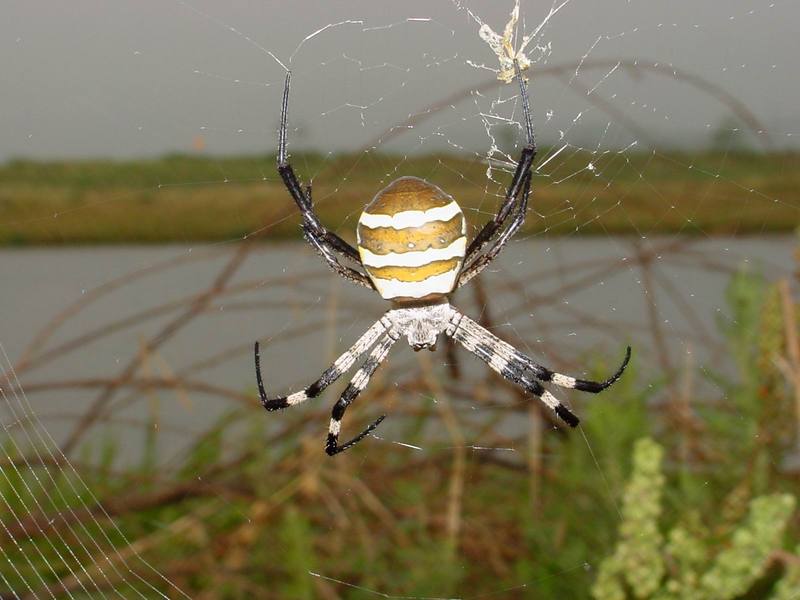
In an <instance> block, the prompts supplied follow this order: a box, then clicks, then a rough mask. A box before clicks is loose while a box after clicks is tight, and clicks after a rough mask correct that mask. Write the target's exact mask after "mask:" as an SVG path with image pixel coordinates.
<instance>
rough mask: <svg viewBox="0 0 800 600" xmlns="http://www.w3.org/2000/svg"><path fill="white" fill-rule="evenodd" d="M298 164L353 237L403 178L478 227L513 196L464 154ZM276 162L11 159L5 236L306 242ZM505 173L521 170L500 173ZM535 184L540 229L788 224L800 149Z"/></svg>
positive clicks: (754, 228)
mask: <svg viewBox="0 0 800 600" xmlns="http://www.w3.org/2000/svg"><path fill="white" fill-rule="evenodd" d="M547 154H548V152H547V151H546V150H542V151H541V153H540V156H543V157H546V156H547ZM543 160H546V159H543ZM293 161H294V164H295V165H296V168H297V170H298V172H299V174H300V175H301V176H302V177H307V176H308V175H309V174H313V178H314V197H315V201H316V202H317V205H318V210H319V212H320V213H321V215H322V217H323V219H324V221H325V222H326V223H328V224H329V226H330V227H331V228H332V229H334V230H337V231H339V233H340V234H341V235H343V236H344V237H352V231H353V229H354V224H355V221H356V219H357V217H358V214H359V213H360V211H361V209H362V208H363V206H364V204H366V203H367V202H368V201H369V200H370V199H371V198H372V196H373V195H374V194H375V192H376V191H377V190H378V189H380V187H381V186H382V185H385V184H386V183H388V182H389V181H390V180H391V179H393V178H394V177H396V176H399V175H403V174H414V175H417V176H420V177H424V178H426V179H428V180H430V181H432V182H435V183H436V184H438V185H439V186H441V187H442V188H443V189H445V190H446V191H447V192H448V193H450V194H452V195H453V196H454V197H455V198H456V199H457V200H458V201H459V202H460V203H461V204H462V206H464V207H465V208H466V209H467V215H468V219H470V220H471V221H472V222H473V223H478V222H480V221H482V220H484V219H485V218H486V216H487V214H488V213H489V212H491V211H492V210H494V208H495V207H496V205H497V202H498V195H499V194H502V192H503V187H502V184H494V183H492V182H489V181H488V180H487V179H486V165H485V163H484V162H482V161H480V160H477V159H471V158H463V157H458V156H451V155H450V156H448V155H439V156H425V157H413V158H404V157H400V156H388V155H381V154H370V153H366V154H359V155H342V156H336V157H327V158H326V157H322V156H319V155H313V154H309V155H295V156H294V158H293ZM590 163H593V165H594V169H589V168H587V165H589V164H590ZM273 165H274V156H249V157H231V158H207V157H200V156H167V157H164V158H161V159H157V160H139V161H128V162H113V161H100V160H87V161H71V162H32V161H25V160H15V161H11V162H9V163H7V164H5V165H4V166H2V167H0V244H3V245H14V244H20V245H24V244H89V243H160V242H189V241H214V240H230V239H237V238H241V237H243V236H245V235H248V234H253V233H254V232H257V233H258V234H259V235H263V236H264V237H268V238H269V239H286V238H294V237H298V236H299V229H298V227H297V222H298V219H297V216H296V209H295V208H294V206H293V205H292V203H291V199H290V198H289V197H288V195H287V194H286V192H285V190H284V189H283V187H282V185H281V184H280V182H279V180H278V178H277V174H276V173H275V170H274V167H273ZM495 178H496V179H498V180H499V181H501V182H503V183H505V182H507V181H508V179H509V176H508V175H507V174H504V173H502V172H498V171H495ZM534 186H535V192H534V194H535V195H534V202H533V210H534V211H535V213H536V216H537V218H531V219H528V222H527V225H526V227H527V231H528V232H529V233H533V232H542V231H546V232H549V233H558V234H566V233H571V232H574V231H578V232H580V233H582V234H603V233H619V234H625V233H634V232H637V233H647V234H654V233H673V232H681V233H687V234H699V233H703V234H747V233H764V232H786V231H791V230H793V229H794V228H795V227H796V226H797V224H798V216H799V215H800V212H798V209H799V208H800V154H796V153H786V154H771V155H759V154H749V153H703V154H691V155H689V154H680V153H662V152H656V153H626V154H606V155H602V156H599V157H598V156H592V155H590V154H588V153H585V152H576V153H572V154H569V152H562V153H561V154H560V155H559V156H558V158H556V159H555V160H553V161H552V162H550V163H549V164H547V165H545V167H544V168H543V169H542V173H541V174H540V175H539V176H537V177H536V178H535V179H534ZM287 217H288V218H287Z"/></svg>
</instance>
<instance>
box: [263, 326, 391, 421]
mask: <svg viewBox="0 0 800 600" xmlns="http://www.w3.org/2000/svg"><path fill="white" fill-rule="evenodd" d="M385 331H386V326H385V325H384V323H383V319H381V320H379V321H377V322H376V323H375V324H374V325H373V326H372V327H370V328H369V329H367V331H366V332H365V333H364V335H362V336H361V337H360V338H359V339H358V340H357V341H356V343H355V344H353V345H352V346H351V347H350V348H348V349H347V350H345V352H344V354H342V355H341V356H340V357H339V358H337V359H336V360H335V361H334V362H333V364H332V365H331V366H330V367H328V368H327V369H326V370H325V372H324V373H323V374H322V376H321V377H320V378H319V379H317V380H316V381H315V382H314V383H312V384H311V385H309V386H308V387H306V388H304V389H302V390H300V391H299V392H294V393H293V394H288V395H286V396H275V397H273V398H270V397H269V396H267V392H266V390H265V389H264V381H263V379H262V377H261V353H260V352H259V345H258V342H256V344H255V363H256V382H257V384H258V394H259V396H260V397H261V405H262V406H263V407H264V408H265V409H266V410H269V411H272V410H280V409H282V408H288V407H289V406H294V405H295V404H300V403H301V402H305V401H306V400H308V399H309V398H316V397H317V396H319V395H320V393H321V392H322V390H324V389H325V388H326V387H328V386H329V385H331V384H332V383H333V382H334V381H336V380H337V379H339V377H341V376H342V375H344V374H345V373H346V372H347V371H349V370H350V368H351V367H352V366H353V365H354V364H355V362H356V361H357V360H358V359H359V357H360V356H361V355H362V354H364V352H366V351H367V350H369V349H370V347H372V345H373V344H374V343H375V342H376V341H377V340H378V338H379V337H380V336H381V335H382V334H383V333H384V332H385Z"/></svg>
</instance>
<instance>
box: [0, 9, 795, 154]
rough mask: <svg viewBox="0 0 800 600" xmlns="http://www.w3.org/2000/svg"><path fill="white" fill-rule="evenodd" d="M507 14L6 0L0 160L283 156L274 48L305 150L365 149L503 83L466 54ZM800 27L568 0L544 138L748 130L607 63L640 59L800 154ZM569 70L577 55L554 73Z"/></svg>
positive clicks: (462, 143)
mask: <svg viewBox="0 0 800 600" xmlns="http://www.w3.org/2000/svg"><path fill="white" fill-rule="evenodd" d="M550 2H551V0H547V1H539V0H537V1H533V0H523V2H522V17H523V20H524V22H523V23H522V28H521V30H522V32H525V33H530V32H532V31H533V30H534V29H535V28H536V27H537V26H538V24H539V23H540V22H541V21H542V20H543V19H544V18H545V17H546V16H547V13H548V11H549V9H550V7H551V3H550ZM512 6H513V1H512V0H507V1H498V0H493V1H491V2H489V1H479V0H463V1H460V2H453V1H450V0H433V1H431V0H428V1H424V2H423V1H420V0H406V1H404V2H382V1H376V0H370V1H363V2H357V1H352V0H346V1H345V0H341V1H332V0H326V1H315V2H311V1H292V2H277V1H261V0H249V1H240V0H231V1H226V2H219V1H218V0H216V1H210V0H189V1H187V2H183V1H177V0H105V1H103V0H70V2H52V1H48V2H45V1H42V0H5V1H4V2H3V9H2V19H0V57H1V58H0V81H2V101H1V103H0V160H5V159H8V158H10V157H15V156H28V157H37V158H41V157H84V156H110V157H130V156H153V155H160V154H163V153H165V152H187V151H192V149H193V148H194V149H196V150H197V149H201V148H202V149H203V151H205V152H209V153H214V154H226V153H251V152H270V151H273V149H274V146H275V139H274V138H275V136H274V128H275V126H276V123H277V119H278V111H279V98H280V93H281V86H282V81H283V70H282V68H281V66H280V65H279V64H278V62H277V61H276V60H275V59H273V58H272V57H271V56H270V55H269V53H268V52H271V53H272V54H274V55H275V57H277V58H278V59H279V60H281V61H283V62H284V63H287V64H288V63H289V61H290V58H291V66H292V69H293V71H294V73H295V78H294V88H293V96H292V102H291V117H292V125H293V126H294V127H296V128H297V131H296V132H295V133H294V136H293V144H294V147H295V148H298V147H313V148H317V149H321V150H329V151H336V150H342V149H357V148H360V147H362V146H363V145H364V144H367V143H369V142H370V140H373V139H374V138H375V137H376V136H378V135H379V134H380V133H381V132H382V131H383V130H385V129H386V128H387V127H389V126H391V125H392V124H394V123H399V122H402V121H403V120H404V119H406V117H408V116H409V114H412V113H416V112H419V111H420V110H423V109H424V108H426V107H427V106H429V105H432V104H434V103H436V102H437V101H438V100H441V99H442V98H446V97H447V96H449V95H451V94H452V93H454V92H455V91H457V90H461V89H467V90H469V89H473V90H474V89H475V88H477V87H478V86H480V85H481V84H483V83H485V82H487V81H490V80H492V78H493V74H492V73H491V72H489V71H487V70H482V69H479V68H476V67H475V66H472V64H470V63H473V64H480V63H483V64H485V65H487V66H491V67H495V66H496V65H497V61H496V59H495V57H494V55H493V54H492V53H491V51H490V49H489V48H488V46H487V45H486V44H485V43H484V42H483V41H482V40H481V39H480V38H479V37H478V35H477V31H478V25H477V23H476V22H475V20H474V18H473V17H472V16H471V15H470V13H472V15H474V16H477V17H479V18H481V19H483V20H484V21H485V22H487V23H488V24H490V25H491V26H492V27H493V28H494V29H495V30H501V29H502V27H503V25H504V24H505V22H506V21H507V20H508V13H509V12H510V10H511V8H512ZM347 21H351V23H343V24H340V25H335V26H332V27H329V28H327V29H325V30H324V31H322V32H320V33H319V34H317V35H316V36H314V37H313V38H311V39H309V40H308V41H306V42H305V43H303V44H302V45H301V46H300V47H299V49H298V45H299V44H300V43H301V41H302V40H303V39H304V38H306V37H307V36H309V35H310V34H312V33H314V32H315V31H317V30H319V29H321V28H323V27H325V26H326V25H334V24H337V23H342V22H347ZM798 28H800V2H797V1H796V0H784V1H780V0H778V1H776V2H774V3H773V2H769V1H765V0H747V1H745V0H702V1H700V2H698V1H697V0H669V1H666V0H603V1H602V2H601V1H598V0H571V1H569V2H567V4H566V5H565V6H564V7H563V8H562V9H561V10H560V12H558V14H556V15H554V16H553V17H552V18H551V19H550V21H549V23H548V25H547V26H546V27H544V28H543V29H542V30H541V32H540V34H539V36H538V38H537V42H538V43H539V44H540V45H542V46H547V47H548V48H549V49H548V51H547V56H546V57H543V58H542V59H541V61H540V62H539V63H538V64H537V65H535V66H534V72H533V77H534V79H533V81H532V83H531V93H532V97H533V101H534V121H535V122H536V127H537V132H538V133H539V136H540V138H541V139H543V140H545V141H548V142H555V141H556V140H558V139H559V138H561V139H565V140H566V141H567V142H570V143H573V144H576V145H584V146H589V147H598V148H604V149H605V148H609V149H610V148H614V147H619V146H625V145H626V144H628V143H630V142H632V141H636V142H638V143H639V144H640V145H643V146H646V145H647V144H650V143H659V144H669V145H686V146H690V147H696V146H698V145H702V144H705V143H707V142H708V140H709V139H710V138H711V137H712V135H713V134H714V132H715V131H719V128H720V127H722V128H725V127H736V126H737V122H736V121H731V120H730V118H731V117H730V115H731V114H732V113H731V107H730V106H729V105H727V104H726V103H724V102H720V99H719V98H718V97H714V96H713V95H709V94H708V93H705V92H703V91H701V90H698V89H696V88H694V87H692V86H690V85H687V84H686V82H685V81H682V80H681V79H680V78H679V77H665V76H663V75H657V74H652V73H651V74H647V73H646V72H644V71H642V72H641V73H639V76H632V75H636V74H632V73H631V72H630V71H628V70H626V69H624V68H622V66H624V63H623V64H622V65H621V66H620V67H618V68H614V64H616V61H618V60H626V61H633V60H639V61H641V62H642V64H647V65H652V64H654V63H658V64H659V65H672V66H674V67H675V68H676V69H679V70H681V72H687V73H691V74H694V75H697V76H700V77H701V78H702V79H703V80H704V81H707V82H709V83H711V84H713V85H715V86H719V88H720V89H721V90H725V91H726V92H727V93H729V94H731V95H732V96H733V97H735V98H736V99H737V100H738V101H740V102H741V103H742V105H743V107H746V109H747V110H748V111H750V112H751V113H752V115H753V116H754V117H755V118H756V119H757V120H758V121H759V122H760V123H761V124H763V126H765V127H766V128H768V130H769V132H770V136H771V138H772V141H773V143H774V144H775V145H776V146H778V147H784V146H787V145H792V146H796V143H797V139H798V138H800V127H798V122H799V119H800V102H798V100H800V77H798V66H797V59H798V54H799V53H798V50H799V49H800V44H799V43H798V34H797V31H798ZM293 53H294V55H293ZM534 54H536V52H534ZM292 55H293V56H292ZM582 60H583V61H584V64H583V67H582V68H580V69H578V68H576V66H577V64H578V63H579V62H580V61H582ZM602 61H610V62H606V63H605V64H601V65H600V66H597V65H598V63H601V62H602ZM560 65H566V66H569V65H572V66H571V67H568V68H567V69H566V70H565V71H563V72H562V75H561V77H555V76H553V74H552V69H553V68H554V67H557V66H560ZM537 71H539V72H540V73H539V74H540V75H541V76H540V77H537ZM587 90H591V93H590V94H588V95H587ZM514 92H515V90H514V88H513V86H498V87H497V88H495V89H492V90H489V91H487V92H486V93H485V94H482V95H478V94H468V95H467V96H466V97H465V98H463V99H462V100H460V101H458V102H457V103H455V104H454V105H453V106H452V107H449V108H447V109H446V110H443V111H441V112H439V113H437V114H435V115H431V117H430V119H429V120H428V121H426V122H425V123H422V124H420V125H419V127H417V128H415V129H414V130H409V131H407V132H405V133H404V134H403V135H402V136H398V137H397V138H395V139H393V140H392V141H391V142H386V143H381V149H384V150H392V151H434V150H440V149H442V148H452V149H457V150H464V151H468V152H479V153H484V152H486V151H487V149H488V147H489V146H490V145H491V136H493V135H495V134H496V133H498V132H499V129H497V128H495V127H494V125H496V124H497V123H500V122H502V119H503V118H508V117H512V115H514V117H513V118H517V117H518V114H517V113H516V112H514V110H515V104H514V103H513V102H508V103H501V104H498V103H497V101H498V100H503V99H505V98H509V97H511V96H513V95H514ZM497 117H499V118H497ZM487 126H488V127H489V130H488V133H487ZM741 135H742V139H744V134H741ZM761 141H763V140H761ZM750 142H752V143H754V144H757V143H759V142H758V141H754V140H752V139H751V140H750Z"/></svg>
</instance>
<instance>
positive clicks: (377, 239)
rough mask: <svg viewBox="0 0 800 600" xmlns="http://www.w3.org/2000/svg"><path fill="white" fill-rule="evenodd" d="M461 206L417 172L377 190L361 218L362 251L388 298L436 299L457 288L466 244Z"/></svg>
mask: <svg viewBox="0 0 800 600" xmlns="http://www.w3.org/2000/svg"><path fill="white" fill-rule="evenodd" d="M466 232H467V224H466V221H465V220H464V213H463V212H462V211H461V207H460V206H459V205H458V204H457V203H456V201H455V200H453V198H452V197H451V196H448V195H447V194H445V193H444V192H443V191H442V190H441V189H439V188H438V187H436V186H435V185H432V184H430V183H428V182H427V181H424V180H422V179H419V178H418V177H401V178H400V179H396V180H395V181H393V182H392V183H390V184H389V185H388V186H387V187H385V188H384V189H382V190H381V191H380V192H378V193H377V195H376V196H375V198H373V200H372V202H370V203H369V204H368V205H367V207H366V208H365V209H364V212H363V213H361V217H360V218H359V219H358V229H357V238H358V252H359V254H360V255H361V262H362V263H363V264H364V268H365V269H366V271H367V274H368V275H369V277H370V279H371V280H372V283H374V284H375V287H376V289H377V290H378V293H379V294H380V295H381V296H382V297H384V298H385V299H387V300H395V301H401V302H402V301H414V300H420V299H425V300H428V299H435V298H436V297H437V296H444V295H446V294H449V293H450V292H452V291H453V288H454V287H455V284H456V278H457V277H458V273H459V272H460V271H461V265H462V264H463V262H464V253H465V252H466V248H467V237H466Z"/></svg>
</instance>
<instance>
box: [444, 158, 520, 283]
mask: <svg viewBox="0 0 800 600" xmlns="http://www.w3.org/2000/svg"><path fill="white" fill-rule="evenodd" d="M530 193H531V174H530V173H528V175H527V176H526V177H525V181H524V182H523V187H522V200H521V201H520V202H519V204H518V206H517V212H516V214H515V216H514V219H513V220H512V221H511V223H510V224H509V226H508V227H507V228H506V229H505V230H504V231H503V232H502V234H500V236H499V237H497V239H496V240H495V242H494V243H493V244H492V246H491V247H490V248H489V250H488V251H487V252H485V253H484V254H480V255H479V256H476V257H475V258H474V259H473V260H472V262H470V263H469V264H467V265H466V266H465V267H464V268H463V269H462V271H461V273H460V274H459V275H458V282H457V284H456V287H461V286H462V285H464V284H465V283H467V282H468V281H469V280H470V279H472V278H473V277H475V276H476V275H477V274H478V273H480V272H481V271H483V270H484V269H485V268H486V267H487V266H489V263H491V262H492V261H493V260H494V259H495V258H496V257H497V255H498V254H500V251H501V250H502V249H503V248H504V247H505V245H506V243H507V242H508V240H510V239H511V238H512V237H513V236H514V234H515V233H517V231H518V230H519V228H520V227H522V224H523V223H524V222H525V215H526V213H527V211H528V197H529V196H530Z"/></svg>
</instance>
